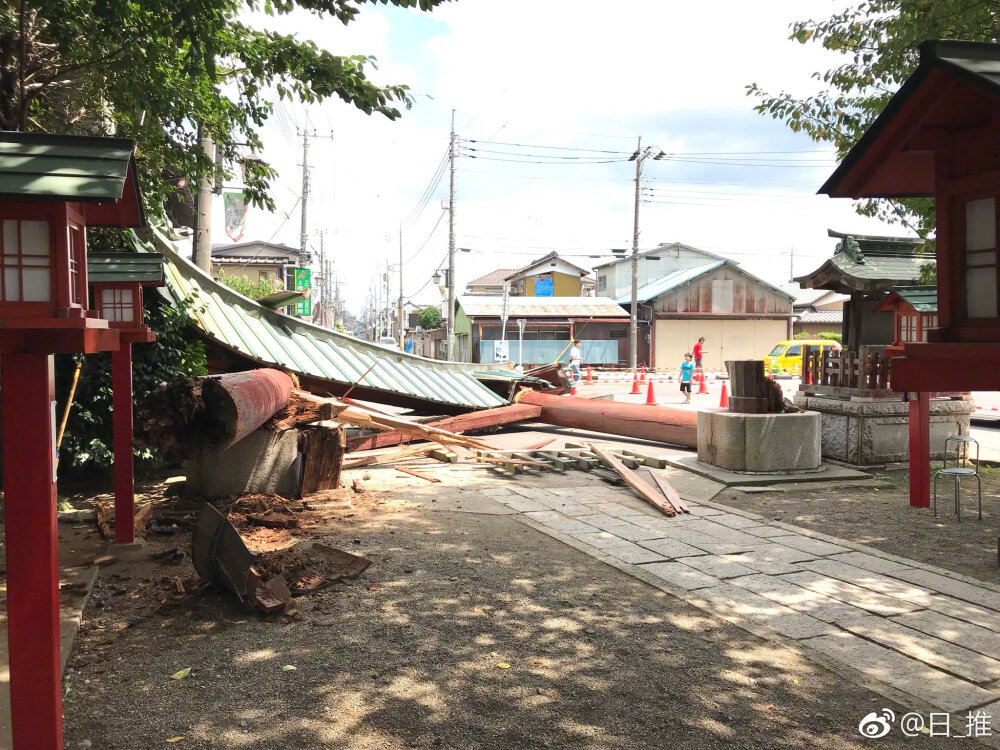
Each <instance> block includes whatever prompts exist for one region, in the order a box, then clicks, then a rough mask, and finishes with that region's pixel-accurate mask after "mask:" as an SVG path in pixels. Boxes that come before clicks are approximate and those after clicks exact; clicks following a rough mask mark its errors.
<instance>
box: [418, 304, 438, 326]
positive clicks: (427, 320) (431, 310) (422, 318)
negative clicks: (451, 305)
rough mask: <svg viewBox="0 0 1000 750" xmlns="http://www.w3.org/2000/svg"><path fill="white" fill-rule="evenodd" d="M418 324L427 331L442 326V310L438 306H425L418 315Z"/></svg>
mask: <svg viewBox="0 0 1000 750" xmlns="http://www.w3.org/2000/svg"><path fill="white" fill-rule="evenodd" d="M417 325H419V326H420V327H421V328H423V329H424V330H425V331H430V330H433V329H434V328H440V327H441V311H440V310H439V309H438V308H436V307H433V306H432V307H425V308H424V309H423V310H421V311H420V313H419V314H418V315H417Z"/></svg>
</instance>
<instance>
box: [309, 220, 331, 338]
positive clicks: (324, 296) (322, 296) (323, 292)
mask: <svg viewBox="0 0 1000 750" xmlns="http://www.w3.org/2000/svg"><path fill="white" fill-rule="evenodd" d="M325 236H326V231H320V233H319V279H320V282H319V300H320V318H319V323H320V325H322V326H323V327H324V328H328V327H329V322H328V321H329V319H330V316H329V315H327V314H326V310H327V308H328V307H329V306H330V296H329V294H328V290H329V284H328V283H327V280H326V247H325V246H324V242H323V240H324V239H325ZM313 309H314V312H315V308H313Z"/></svg>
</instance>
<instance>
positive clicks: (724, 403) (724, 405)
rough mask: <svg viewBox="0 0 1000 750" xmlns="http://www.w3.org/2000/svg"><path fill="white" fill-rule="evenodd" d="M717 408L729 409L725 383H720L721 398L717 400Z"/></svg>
mask: <svg viewBox="0 0 1000 750" xmlns="http://www.w3.org/2000/svg"><path fill="white" fill-rule="evenodd" d="M719 408H720V409H728V408H729V392H728V391H727V390H726V381H725V380H723V381H722V396H721V397H720V398H719Z"/></svg>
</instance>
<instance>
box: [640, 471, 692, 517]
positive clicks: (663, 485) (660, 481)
mask: <svg viewBox="0 0 1000 750" xmlns="http://www.w3.org/2000/svg"><path fill="white" fill-rule="evenodd" d="M649 473H650V475H652V477H653V481H654V482H656V484H657V486H658V487H659V488H660V490H661V491H662V492H663V495H664V496H665V497H666V498H667V500H668V501H669V502H670V504H671V505H673V506H674V508H676V509H677V512H678V513H690V512H691V511H690V510H689V509H688V505H687V503H686V502H684V501H683V500H682V499H681V496H680V495H679V494H677V490H675V489H674V488H673V486H671V484H670V482H668V481H667V480H666V479H664V478H663V476H662V475H660V474H657V473H656V472H655V471H651V472H649Z"/></svg>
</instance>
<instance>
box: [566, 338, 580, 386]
mask: <svg viewBox="0 0 1000 750" xmlns="http://www.w3.org/2000/svg"><path fill="white" fill-rule="evenodd" d="M581 362H583V355H582V354H580V340H579V339H577V340H576V341H574V342H573V348H572V349H570V350H569V369H570V372H572V373H573V382H574V383H579V382H580V363H581Z"/></svg>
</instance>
